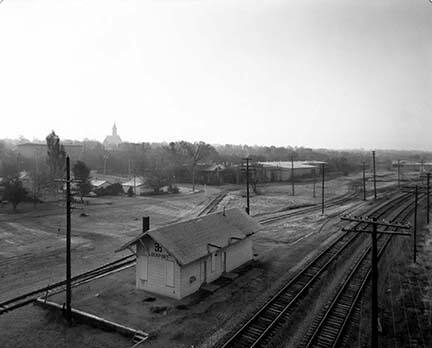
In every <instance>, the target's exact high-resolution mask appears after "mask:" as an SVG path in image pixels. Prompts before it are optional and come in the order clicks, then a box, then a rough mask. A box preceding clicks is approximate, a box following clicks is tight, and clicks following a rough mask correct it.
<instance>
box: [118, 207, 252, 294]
mask: <svg viewBox="0 0 432 348" xmlns="http://www.w3.org/2000/svg"><path fill="white" fill-rule="evenodd" d="M260 229H261V225H260V224H259V223H257V222H256V221H255V220H254V219H253V218H252V217H250V216H249V215H247V214H246V213H244V212H243V211H241V210H240V209H238V208H235V209H229V210H226V211H225V212H218V213H213V214H209V215H206V216H203V217H199V218H195V219H191V220H188V221H184V222H178V223H175V224H171V225H168V226H164V227H160V228H157V229H154V230H152V229H150V230H149V231H146V232H144V233H142V234H140V235H139V236H137V237H136V238H134V239H133V240H131V241H130V242H128V243H126V244H125V245H123V246H122V247H121V248H120V249H119V250H118V251H120V250H124V249H132V247H133V246H136V249H135V250H136V254H137V265H136V287H137V288H138V289H142V290H146V291H149V292H153V293H157V294H160V295H165V296H168V297H172V298H176V299H181V298H183V297H185V296H188V295H190V294H192V293H194V292H195V291H197V290H198V289H199V288H200V287H201V285H203V284H206V283H208V282H212V281H214V280H216V279H217V278H219V277H220V276H221V275H222V274H223V273H225V272H230V271H232V270H234V269H236V268H238V267H240V266H241V265H243V264H244V263H246V262H248V261H250V260H252V258H253V252H252V240H251V238H250V236H251V235H252V234H254V233H256V232H258V231H259V230H260Z"/></svg>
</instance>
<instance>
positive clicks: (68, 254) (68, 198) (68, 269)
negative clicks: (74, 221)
mask: <svg viewBox="0 0 432 348" xmlns="http://www.w3.org/2000/svg"><path fill="white" fill-rule="evenodd" d="M70 183H71V179H70V159H69V156H67V157H66V319H67V321H68V323H69V324H71V323H72V309H71V302H72V287H71V277H72V272H71V193H70Z"/></svg>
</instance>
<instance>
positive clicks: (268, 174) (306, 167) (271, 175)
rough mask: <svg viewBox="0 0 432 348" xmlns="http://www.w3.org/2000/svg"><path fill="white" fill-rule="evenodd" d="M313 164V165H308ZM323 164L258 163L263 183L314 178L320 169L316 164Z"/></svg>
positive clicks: (296, 162)
mask: <svg viewBox="0 0 432 348" xmlns="http://www.w3.org/2000/svg"><path fill="white" fill-rule="evenodd" d="M310 163H313V164H310ZM323 163H324V164H325V162H319V161H309V162H305V161H294V162H293V163H291V161H280V162H258V164H259V165H260V166H262V176H263V178H264V180H265V181H270V182H272V181H287V180H290V179H291V178H292V175H293V173H294V177H296V176H297V177H302V176H314V175H317V174H319V172H320V168H319V166H318V165H317V164H323Z"/></svg>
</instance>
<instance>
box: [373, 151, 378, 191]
mask: <svg viewBox="0 0 432 348" xmlns="http://www.w3.org/2000/svg"><path fill="white" fill-rule="evenodd" d="M372 163H373V183H374V199H375V200H376V199H377V188H376V166H375V151H372Z"/></svg>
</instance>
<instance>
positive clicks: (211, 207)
mask: <svg viewBox="0 0 432 348" xmlns="http://www.w3.org/2000/svg"><path fill="white" fill-rule="evenodd" d="M226 195H227V192H221V193H219V194H218V195H217V196H216V197H215V198H214V199H213V200H211V202H210V203H208V204H207V205H206V206H205V207H204V208H203V209H202V210H201V211H200V212H199V213H198V216H203V215H207V214H210V213H213V212H214V211H215V210H216V208H217V206H218V205H219V203H220V202H222V200H223V199H224V198H225V197H226Z"/></svg>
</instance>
